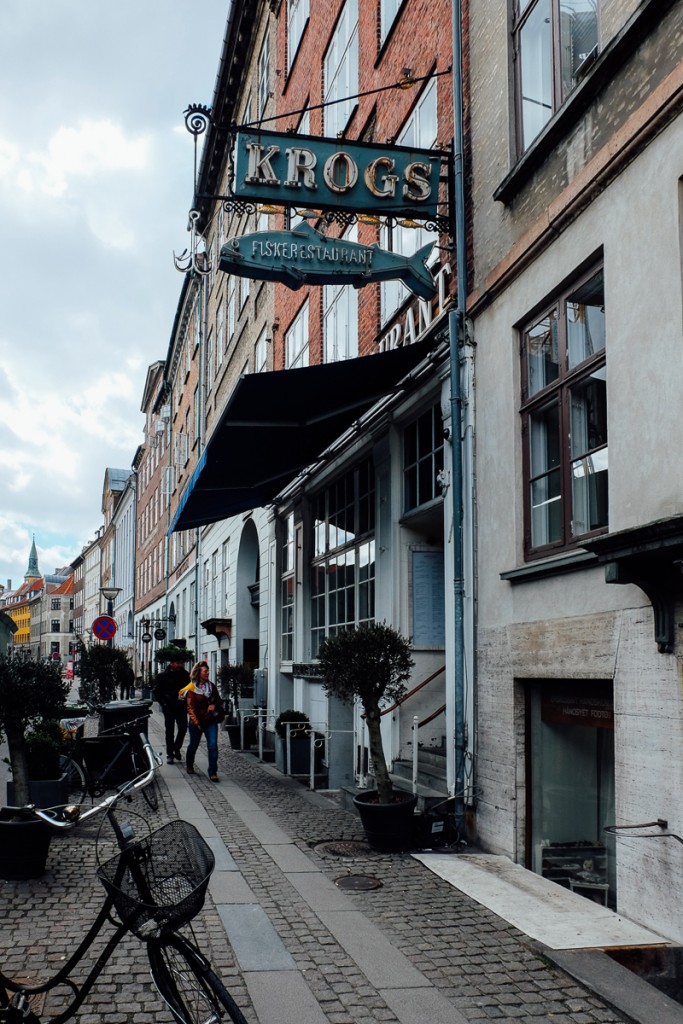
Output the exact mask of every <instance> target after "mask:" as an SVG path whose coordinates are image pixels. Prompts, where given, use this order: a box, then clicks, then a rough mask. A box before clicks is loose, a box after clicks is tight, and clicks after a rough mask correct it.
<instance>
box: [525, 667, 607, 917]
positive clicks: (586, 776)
mask: <svg viewBox="0 0 683 1024" xmlns="http://www.w3.org/2000/svg"><path fill="white" fill-rule="evenodd" d="M527 751H528V753H529V758H528V763H529V769H530V770H529V771H528V773H527V786H528V792H527V807H528V808H529V811H528V815H529V818H528V821H527V837H528V844H527V866H529V867H531V869H532V870H533V871H535V872H536V873H537V874H540V875H543V877H544V878H549V879H551V880H552V881H554V882H557V883H558V884H559V885H563V886H565V888H568V889H571V890H572V891H574V892H578V893H580V894H581V895H582V896H586V897H588V898H589V899H593V900H595V901H596V902H599V903H604V904H605V905H606V906H610V907H612V908H614V907H615V906H616V863H615V846H614V838H613V837H612V836H609V835H606V834H605V832H604V827H605V825H609V824H611V823H612V822H613V821H614V707H613V699H612V683H611V682H609V681H590V682H587V681H569V680H567V681H562V682H558V681H551V680H546V681H543V682H534V683H531V684H530V685H529V690H528V731H527Z"/></svg>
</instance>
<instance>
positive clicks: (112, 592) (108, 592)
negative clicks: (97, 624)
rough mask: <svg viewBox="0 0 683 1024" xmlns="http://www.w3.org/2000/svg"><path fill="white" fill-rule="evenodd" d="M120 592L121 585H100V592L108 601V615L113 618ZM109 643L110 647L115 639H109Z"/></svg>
mask: <svg viewBox="0 0 683 1024" xmlns="http://www.w3.org/2000/svg"><path fill="white" fill-rule="evenodd" d="M120 593H121V587H100V594H101V595H102V597H103V598H104V600H105V601H106V602H107V615H108V616H109V617H110V618H112V617H113V614H114V601H115V600H116V595H117V594H120ZM107 644H108V646H109V647H113V646H114V641H113V640H107Z"/></svg>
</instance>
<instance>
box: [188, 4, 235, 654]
mask: <svg viewBox="0 0 683 1024" xmlns="http://www.w3.org/2000/svg"><path fill="white" fill-rule="evenodd" d="M230 13H231V14H232V11H231V12H230ZM199 288H200V299H201V304H202V316H201V330H200V332H199V353H198V355H197V360H198V364H199V365H198V373H199V387H198V388H197V402H198V403H199V410H198V412H197V427H198V431H199V436H198V439H197V440H198V444H197V458H198V459H200V458H201V456H202V452H203V451H204V444H205V441H204V435H205V431H206V424H205V420H204V407H205V399H204V389H205V387H206V373H205V369H206V367H205V366H204V359H205V338H206V321H207V315H208V314H207V311H208V306H209V302H208V289H207V288H206V277H205V276H204V275H203V274H200V275H199ZM194 548H195V559H194V594H195V600H194V640H195V658H196V660H197V661H199V659H200V653H199V623H200V619H201V613H200V610H199V605H200V600H201V599H202V594H201V593H200V590H199V584H200V580H201V574H200V568H201V531H200V529H199V527H198V526H197V527H195V531H194Z"/></svg>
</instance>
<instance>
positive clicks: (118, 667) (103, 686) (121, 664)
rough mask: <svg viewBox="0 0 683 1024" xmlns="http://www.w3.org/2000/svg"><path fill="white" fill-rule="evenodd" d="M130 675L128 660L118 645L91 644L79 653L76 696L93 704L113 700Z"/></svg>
mask: <svg viewBox="0 0 683 1024" xmlns="http://www.w3.org/2000/svg"><path fill="white" fill-rule="evenodd" d="M129 677H130V662H129V661H128V657H127V655H126V652H125V651H123V650H121V648H120V647H108V646H107V645H106V644H93V646H92V647H88V648H87V649H86V650H84V651H83V653H82V655H81V681H80V685H79V687H78V696H79V697H80V699H81V700H86V701H90V702H91V703H93V704H106V703H107V702H108V701H110V700H115V699H116V695H117V691H118V690H119V688H120V686H121V684H122V683H123V682H125V681H127V680H128V679H129Z"/></svg>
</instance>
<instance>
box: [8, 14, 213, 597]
mask: <svg viewBox="0 0 683 1024" xmlns="http://www.w3.org/2000/svg"><path fill="white" fill-rule="evenodd" d="M228 7H229V0H192V2H191V0H115V2H113V3H112V2H110V0H107V2H105V0H0V295H1V296H2V301H1V315H0V583H3V584H6V583H7V580H8V579H11V580H12V583H13V585H14V586H17V585H18V584H19V583H20V582H21V581H22V579H23V576H24V573H25V571H26V566H27V561H28V554H29V549H30V545H31V539H32V536H33V535H34V534H35V539H36V546H37V549H38V559H39V565H40V569H41V572H44V573H46V572H47V573H49V572H52V571H54V569H55V567H56V566H62V565H66V564H68V563H69V562H70V561H71V560H72V559H73V558H74V557H75V556H76V555H77V554H78V552H79V551H80V550H81V548H82V546H83V544H84V543H85V542H86V541H88V540H89V539H91V538H92V537H93V536H94V533H95V530H96V529H97V527H98V526H99V525H100V524H101V521H102V516H101V497H102V482H103V479H104V471H105V469H106V467H107V466H114V467H119V468H123V469H127V468H130V465H131V461H132V458H133V455H134V453H135V449H136V448H137V446H138V444H139V443H140V442H141V440H142V423H143V419H142V415H141V413H140V402H141V399H142V389H143V385H144V381H145V373H146V369H147V367H148V365H149V364H150V363H152V362H154V361H155V360H157V359H164V358H165V356H166V351H167V346H168V341H169V337H170V332H171V327H172V324H173V317H174V314H175V307H176V302H177V299H178V296H179V293H180V287H181V284H182V277H181V275H180V274H179V273H178V271H177V270H175V268H174V266H173V259H172V255H173V251H174V250H175V252H176V253H180V252H182V251H183V249H185V247H186V245H187V243H188V237H189V236H188V234H187V230H186V227H187V212H188V209H189V207H190V203H191V200H192V185H193V182H192V174H193V150H192V146H193V143H192V138H191V136H190V135H189V134H188V132H187V131H186V130H185V127H184V122H183V111H184V110H185V108H186V107H187V105H188V103H195V102H198V103H206V104H207V105H208V104H210V103H211V99H212V96H213V87H214V83H215V80H216V73H217V70H218V60H219V56H220V52H221V45H222V40H223V34H224V29H225V22H226V19H227V12H228Z"/></svg>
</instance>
